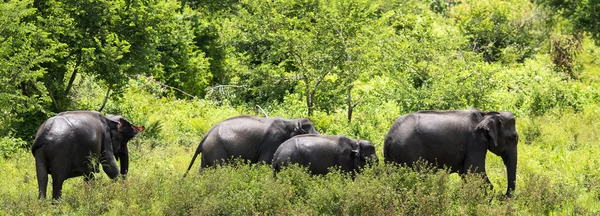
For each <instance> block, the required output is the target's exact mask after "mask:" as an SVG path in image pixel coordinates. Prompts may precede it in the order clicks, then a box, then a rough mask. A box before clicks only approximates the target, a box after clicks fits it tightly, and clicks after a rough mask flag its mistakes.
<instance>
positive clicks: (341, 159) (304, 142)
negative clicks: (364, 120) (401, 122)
mask: <svg viewBox="0 0 600 216" xmlns="http://www.w3.org/2000/svg"><path fill="white" fill-rule="evenodd" d="M377 161H378V158H377V155H376V154H375V146H373V143H371V142H370V141H367V140H356V139H349V138H347V137H345V136H327V135H314V134H309V135H300V136H295V137H292V138H291V139H289V140H287V141H285V142H284V143H283V144H281V146H279V148H278V149H277V151H276V152H275V155H274V157H273V164H272V165H273V170H274V174H276V173H277V172H279V171H280V170H281V168H282V166H284V165H285V164H286V163H296V164H300V165H302V166H305V167H308V169H309V170H310V171H311V173H312V174H313V175H317V174H327V172H328V171H329V170H328V168H330V167H335V166H337V167H339V168H340V169H341V170H343V171H346V172H353V173H354V172H355V171H356V172H358V171H359V169H361V168H363V167H364V166H365V165H366V164H367V163H376V162H377Z"/></svg>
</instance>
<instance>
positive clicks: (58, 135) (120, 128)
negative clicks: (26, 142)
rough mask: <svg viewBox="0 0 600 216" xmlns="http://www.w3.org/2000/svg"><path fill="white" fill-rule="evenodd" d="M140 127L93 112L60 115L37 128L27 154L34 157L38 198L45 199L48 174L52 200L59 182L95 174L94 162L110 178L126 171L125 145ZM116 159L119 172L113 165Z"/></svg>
mask: <svg viewBox="0 0 600 216" xmlns="http://www.w3.org/2000/svg"><path fill="white" fill-rule="evenodd" d="M143 130H144V126H136V125H133V124H131V123H130V122H129V121H127V120H126V119H125V118H123V116H120V115H106V116H105V115H102V114H101V113H99V112H96V111H68V112H61V113H59V114H57V115H56V116H53V117H51V118H49V119H48V120H46V121H45V122H44V123H42V125H41V126H40V127H39V128H38V129H37V133H36V136H35V140H34V142H33V145H32V147H31V152H32V154H33V156H34V158H35V169H36V174H37V180H38V198H40V199H41V198H46V186H47V184H48V174H50V175H52V199H54V200H58V199H60V197H61V196H62V185H63V182H64V181H65V180H66V179H68V178H72V177H78V176H82V175H83V176H84V180H85V181H86V182H87V181H89V180H90V179H91V178H93V176H92V173H94V172H99V167H98V166H96V165H95V164H94V162H93V161H94V160H97V159H99V162H100V164H101V165H102V169H103V170H104V172H105V173H106V174H107V175H108V177H110V178H111V179H115V178H116V177H117V176H118V175H119V173H120V174H121V175H123V176H124V175H126V174H127V172H128V169H129V152H128V148H127V142H128V141H129V140H130V139H131V138H133V137H134V136H135V135H136V134H137V133H139V132H141V131H143ZM115 158H116V159H117V160H120V165H121V169H120V171H119V167H117V164H116V162H115Z"/></svg>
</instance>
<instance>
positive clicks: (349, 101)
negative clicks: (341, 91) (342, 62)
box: [346, 85, 354, 123]
mask: <svg viewBox="0 0 600 216" xmlns="http://www.w3.org/2000/svg"><path fill="white" fill-rule="evenodd" d="M347 91H348V92H347V93H346V104H347V105H348V123H350V122H352V111H353V109H354V106H353V105H352V85H349V86H348V90H347Z"/></svg>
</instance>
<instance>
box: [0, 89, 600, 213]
mask: <svg viewBox="0 0 600 216" xmlns="http://www.w3.org/2000/svg"><path fill="white" fill-rule="evenodd" d="M138 102H139V101H138ZM157 103H158V102H157ZM178 103H183V102H177V101H171V102H167V103H165V105H163V106H156V107H155V108H157V109H154V110H150V109H148V110H146V111H144V112H149V113H143V112H141V111H139V110H138V112H136V113H126V112H125V114H126V115H129V116H131V118H133V119H136V118H137V119H136V120H134V122H140V121H141V122H140V123H144V124H147V122H153V121H154V120H153V119H161V122H163V123H161V124H162V127H160V128H158V129H155V131H154V132H152V131H150V130H149V131H146V132H148V133H147V134H143V133H142V134H143V135H141V136H140V137H137V138H135V139H133V140H132V141H131V142H130V154H131V156H130V159H131V165H130V172H129V174H128V177H127V179H126V180H118V181H112V180H110V179H109V178H108V177H107V176H106V175H105V174H104V173H98V174H97V179H96V180H95V181H93V182H91V183H88V184H86V183H84V182H83V180H82V178H72V179H69V180H67V181H66V182H65V185H64V190H63V199H62V200H61V201H60V202H58V203H56V204H52V202H51V201H50V200H38V199H37V181H36V177H35V166H34V160H33V156H32V155H31V153H30V152H29V151H25V150H23V151H19V152H17V153H16V154H14V155H13V156H12V157H10V158H2V159H0V172H1V175H0V184H1V185H0V197H1V201H0V214H1V215H19V214H25V215H43V214H46V215H57V214H58V215H62V214H71V215H122V214H126V215H182V214H183V215H189V214H191V215H215V214H217V215H255V214H259V215H263V214H266V215H280V214H284V215H288V214H291V215H298V214H300V215H315V214H316V215H339V214H349V215H440V214H443V215H465V214H469V215H512V214H515V215H538V214H559V215H564V214H573V213H575V214H584V215H593V214H598V213H600V200H599V199H600V171H599V170H598V169H597V167H598V165H600V159H598V158H600V157H599V156H600V150H599V149H598V148H597V147H596V145H597V143H598V142H599V141H600V125H599V124H597V123H596V120H597V116H598V114H597V113H598V107H596V106H589V107H587V108H586V109H584V110H583V111H581V112H578V113H575V112H569V111H561V112H559V111H556V112H551V113H549V114H547V115H545V116H540V117H533V118H529V117H518V123H517V130H518V131H519V132H520V135H521V137H520V140H521V141H520V143H519V161H518V170H517V189H516V193H515V197H514V198H513V199H505V198H503V196H502V194H503V193H504V191H505V190H506V171H505V167H504V165H503V164H502V161H501V159H500V158H499V157H497V156H495V155H493V154H491V153H490V154H488V159H487V170H488V175H489V178H490V180H491V181H492V183H493V184H494V190H493V191H487V192H486V190H484V189H483V188H484V187H483V186H484V185H482V181H481V179H479V178H477V176H471V177H469V178H468V180H467V181H466V182H464V181H462V180H461V178H460V177H458V175H457V174H449V173H447V172H444V171H435V170H430V171H426V172H424V173H417V172H414V171H412V169H410V168H406V167H396V166H392V165H385V164H378V165H376V166H374V167H371V168H368V169H366V170H364V172H363V173H361V174H360V175H358V176H357V177H356V179H354V180H352V179H351V178H350V177H349V176H348V175H346V174H343V173H339V172H333V173H331V174H329V175H326V176H316V177H313V176H310V175H309V174H307V173H306V172H305V170H303V169H301V168H298V167H292V168H290V169H287V170H285V171H283V172H282V173H281V174H280V175H278V178H277V179H275V178H273V176H272V171H271V169H270V167H269V166H267V165H248V164H244V163H241V162H238V163H236V164H235V165H232V166H224V167H218V168H215V169H208V170H206V171H205V172H203V173H202V174H198V168H199V163H196V164H195V165H194V167H193V168H192V169H193V170H192V171H191V173H190V175H188V177H186V178H182V176H183V173H184V172H185V169H186V168H187V165H188V164H189V161H190V160H191V156H192V154H193V151H194V149H195V147H196V145H197V143H198V142H199V141H200V139H201V138H202V135H203V133H204V132H205V131H207V129H208V128H210V126H211V125H212V124H215V123H216V122H218V121H220V120H221V119H224V118H226V117H228V116H233V115H237V114H239V113H240V112H243V111H240V110H237V109H234V108H230V107H218V106H212V105H210V104H209V103H207V102H202V101H199V102H193V103H190V102H188V103H185V104H178ZM196 103H197V104H196ZM202 104H203V105H202ZM178 106H179V107H178ZM173 107H175V108H173ZM378 109H384V108H381V107H380V108H375V110H378ZM184 110H191V111H193V112H196V111H197V112H198V113H196V114H195V115H192V114H191V113H188V112H187V111H184ZM198 110H201V111H198ZM203 112H205V113H203ZM186 113H187V115H185V114H186ZM360 113H361V114H359V116H363V115H364V116H369V114H368V113H369V111H365V112H362V111H361V112H360ZM177 115H179V116H181V117H180V118H178V120H177V122H176V123H175V122H169V121H168V119H172V118H174V117H175V116H177ZM317 115H321V116H320V118H319V119H320V120H316V121H315V122H316V124H317V125H318V127H319V128H320V129H322V130H324V131H328V132H332V133H334V134H335V133H341V134H351V135H354V136H364V137H367V138H370V139H372V141H373V142H374V143H375V145H376V148H377V151H378V154H379V157H381V158H382V156H383V155H382V152H381V151H382V148H381V146H382V144H383V137H384V135H385V133H386V132H387V129H388V128H387V127H389V124H391V123H390V122H393V120H394V119H393V117H392V116H393V114H386V115H381V116H385V117H382V119H377V118H374V119H370V118H367V117H364V118H362V117H358V118H357V120H355V121H354V122H353V123H352V124H351V125H349V126H348V125H344V123H345V120H344V117H345V116H344V115H343V113H334V114H330V115H326V114H317ZM136 116H137V117H136ZM142 116H145V119H146V120H139V119H142ZM383 118H385V119H383ZM200 119H201V120H200ZM144 121H145V122H144ZM194 122H200V123H197V125H196V126H194ZM177 124H184V125H179V126H177ZM185 125H188V126H187V127H185ZM153 133H156V134H153ZM183 136H185V137H183ZM175 143H179V144H175ZM197 161H198V160H197ZM48 193H51V188H50V187H49V188H48Z"/></svg>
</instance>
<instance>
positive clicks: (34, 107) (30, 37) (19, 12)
mask: <svg viewBox="0 0 600 216" xmlns="http://www.w3.org/2000/svg"><path fill="white" fill-rule="evenodd" d="M35 12H36V10H35V8H33V7H32V1H6V2H4V3H2V4H0V134H6V133H5V132H7V131H14V128H13V127H14V123H19V122H23V121H24V119H23V116H21V115H23V114H24V113H31V112H36V111H41V112H44V111H45V108H44V106H43V104H44V103H45V102H46V100H45V96H46V92H45V87H44V85H43V83H41V82H40V81H39V78H41V77H42V76H43V75H44V72H45V69H44V68H43V67H42V65H43V64H44V63H48V62H51V61H53V59H52V54H53V52H54V51H55V50H56V49H58V47H59V45H58V44H55V43H53V42H52V41H51V40H49V38H48V33H47V32H44V31H43V30H42V29H40V28H38V27H37V26H36V25H35Z"/></svg>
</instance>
